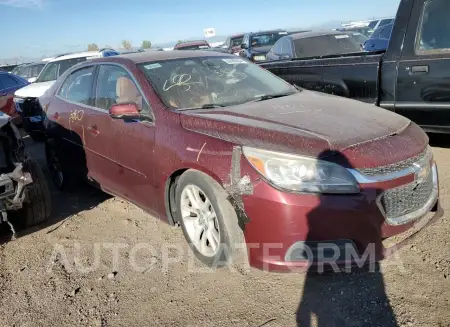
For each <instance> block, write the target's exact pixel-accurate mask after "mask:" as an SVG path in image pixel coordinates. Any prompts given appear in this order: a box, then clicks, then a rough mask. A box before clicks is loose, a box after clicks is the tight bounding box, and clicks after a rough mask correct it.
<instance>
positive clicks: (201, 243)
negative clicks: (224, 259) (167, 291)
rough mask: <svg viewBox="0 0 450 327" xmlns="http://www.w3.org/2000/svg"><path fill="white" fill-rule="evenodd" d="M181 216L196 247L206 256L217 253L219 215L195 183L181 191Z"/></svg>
mask: <svg viewBox="0 0 450 327" xmlns="http://www.w3.org/2000/svg"><path fill="white" fill-rule="evenodd" d="M180 204H181V216H182V219H183V224H184V227H185V229H186V232H187V234H188V235H189V238H190V240H191V242H192V244H193V245H194V246H195V248H196V249H197V250H198V251H199V252H200V253H201V254H202V255H204V256H206V257H213V256H215V255H216V253H217V251H218V249H219V245H220V229H219V224H218V221H217V215H216V212H215V211H214V208H213V206H212V204H211V201H210V200H209V199H208V197H207V196H206V194H205V193H204V192H203V191H202V190H201V189H200V188H199V187H197V186H195V185H192V184H190V185H186V186H185V187H184V189H183V191H182V192H181V201H180Z"/></svg>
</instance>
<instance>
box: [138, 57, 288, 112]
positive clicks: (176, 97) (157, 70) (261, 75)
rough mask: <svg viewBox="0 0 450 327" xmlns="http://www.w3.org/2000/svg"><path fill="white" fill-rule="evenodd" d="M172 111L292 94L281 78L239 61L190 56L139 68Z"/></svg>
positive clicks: (227, 58) (246, 62)
mask: <svg viewBox="0 0 450 327" xmlns="http://www.w3.org/2000/svg"><path fill="white" fill-rule="evenodd" d="M139 66H140V68H141V70H142V71H143V72H144V74H145V75H146V77H147V79H148V80H149V81H150V83H151V84H152V85H153V87H154V89H155V91H156V92H157V93H158V94H159V96H160V98H161V99H162V100H163V101H164V103H165V104H166V105H167V106H168V107H169V108H172V109H178V110H182V109H192V108H201V107H214V106H218V107H219V106H224V107H226V106H232V105H237V104H242V103H245V102H249V101H254V100H257V99H260V98H261V97H262V96H265V95H269V96H271V95H278V96H279V95H281V94H293V93H296V92H297V90H296V89H295V88H294V87H293V86H292V85H290V84H288V83H286V82H285V81H283V80H282V79H280V78H278V77H276V76H274V75H272V74H271V73H269V72H268V71H266V70H264V69H262V68H260V67H259V66H257V65H255V64H253V63H250V62H248V61H247V60H244V59H241V58H230V56H224V57H222V56H212V57H207V56H205V57H194V58H185V59H174V60H165V61H159V62H150V63H143V64H140V65H139Z"/></svg>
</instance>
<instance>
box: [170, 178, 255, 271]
mask: <svg viewBox="0 0 450 327" xmlns="http://www.w3.org/2000/svg"><path fill="white" fill-rule="evenodd" d="M192 186H194V187H196V188H198V190H199V194H200V196H201V197H202V199H203V197H204V198H205V199H206V198H207V199H209V202H210V205H209V206H208V207H209V209H208V212H209V211H212V210H214V213H215V217H216V218H215V219H214V226H215V228H216V229H217V230H218V231H219V233H218V234H219V235H218V236H219V237H218V239H219V240H220V242H217V243H218V246H217V247H216V249H217V250H216V251H215V252H214V251H211V253H209V254H208V255H205V252H206V251H203V253H202V252H201V251H200V250H199V249H200V247H199V245H198V244H197V245H196V243H197V241H193V239H192V237H191V235H192V228H191V227H192V226H193V224H194V223H195V222H191V220H190V218H189V217H188V218H187V219H184V218H183V216H186V213H187V212H189V210H187V211H186V209H184V212H183V210H182V205H183V207H184V208H186V203H187V202H186V201H189V203H191V204H192V202H190V200H187V199H186V192H187V190H189V189H190V188H191V187H192ZM202 193H203V194H202ZM183 199H184V200H183ZM176 201H177V202H176V206H177V213H176V216H177V220H178V222H179V223H180V225H181V227H182V229H183V234H184V236H185V238H186V240H187V242H188V244H189V246H190V248H191V249H192V251H193V252H194V254H195V255H196V257H197V258H198V259H199V260H200V261H201V262H202V263H203V264H205V265H207V266H209V267H214V268H216V267H222V266H225V265H229V264H231V263H236V262H237V261H238V260H239V261H240V260H242V259H243V258H244V259H245V260H247V254H246V251H245V246H244V242H245V241H244V235H243V231H242V229H241V227H240V226H239V223H238V217H237V215H236V211H235V209H234V207H233V206H232V204H231V203H230V201H229V200H228V199H227V193H226V192H225V190H224V189H223V188H222V187H221V186H220V184H219V183H217V182H216V181H215V180H214V179H212V178H211V177H210V176H208V175H206V174H204V173H202V172H200V171H197V170H192V169H191V170H188V171H186V172H185V173H184V174H183V175H181V177H180V178H179V180H178V183H177V186H176ZM200 215H201V213H200ZM191 217H192V214H191ZM198 217H200V216H199V215H198V216H197V218H193V219H192V220H198ZM197 226H198V225H197ZM206 228H209V232H210V233H212V232H213V229H211V227H206ZM207 231H208V229H207ZM205 235H206V231H204V232H203V237H205ZM209 235H212V234H209ZM216 236H217V235H216ZM207 239H208V241H209V237H208V238H207ZM216 239H217V238H216ZM209 243H210V247H211V248H212V244H211V242H209Z"/></svg>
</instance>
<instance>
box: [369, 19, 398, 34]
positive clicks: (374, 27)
mask: <svg viewBox="0 0 450 327" xmlns="http://www.w3.org/2000/svg"><path fill="white" fill-rule="evenodd" d="M394 20H395V17H389V18H383V19H377V20H373V21H371V22H370V23H369V25H368V26H367V27H368V28H369V33H370V34H371V35H372V34H373V33H374V32H375V31H376V30H377V29H378V28H380V27H382V26H385V25H389V24H393V23H394Z"/></svg>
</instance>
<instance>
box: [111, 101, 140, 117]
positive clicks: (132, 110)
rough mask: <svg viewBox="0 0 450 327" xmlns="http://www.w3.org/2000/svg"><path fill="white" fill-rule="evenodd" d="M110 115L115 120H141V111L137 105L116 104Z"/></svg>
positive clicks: (112, 107)
mask: <svg viewBox="0 0 450 327" xmlns="http://www.w3.org/2000/svg"><path fill="white" fill-rule="evenodd" d="M109 115H110V116H111V118H115V119H127V118H128V119H135V118H139V117H140V114H139V109H138V107H137V105H136V104H135V103H126V104H115V105H112V106H111V108H110V109H109Z"/></svg>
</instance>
